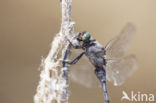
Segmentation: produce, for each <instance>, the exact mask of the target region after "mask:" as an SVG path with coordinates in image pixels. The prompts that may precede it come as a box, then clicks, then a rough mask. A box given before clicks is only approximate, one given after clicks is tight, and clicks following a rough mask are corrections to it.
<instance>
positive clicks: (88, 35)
mask: <svg viewBox="0 0 156 103" xmlns="http://www.w3.org/2000/svg"><path fill="white" fill-rule="evenodd" d="M90 37H91V35H90V34H89V32H86V33H84V34H83V36H82V40H83V41H88V40H89V39H90Z"/></svg>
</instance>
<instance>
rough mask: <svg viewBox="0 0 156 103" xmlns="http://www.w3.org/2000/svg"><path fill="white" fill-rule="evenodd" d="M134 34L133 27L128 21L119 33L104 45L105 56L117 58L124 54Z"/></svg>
mask: <svg viewBox="0 0 156 103" xmlns="http://www.w3.org/2000/svg"><path fill="white" fill-rule="evenodd" d="M134 34H135V27H134V25H132V24H131V23H128V24H127V25H126V26H125V27H124V28H123V30H122V31H121V33H120V35H119V36H117V37H116V38H114V39H112V40H111V41H110V42H109V43H108V44H107V45H106V47H105V50H106V57H107V58H119V57H121V56H123V55H124V54H125V52H126V51H127V50H128V48H129V46H130V42H131V40H132V38H133V35H134Z"/></svg>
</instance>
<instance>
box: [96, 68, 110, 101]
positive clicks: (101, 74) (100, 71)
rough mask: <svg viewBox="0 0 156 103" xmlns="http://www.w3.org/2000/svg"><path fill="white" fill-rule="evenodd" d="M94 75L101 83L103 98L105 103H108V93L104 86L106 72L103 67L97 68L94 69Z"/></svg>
mask: <svg viewBox="0 0 156 103" xmlns="http://www.w3.org/2000/svg"><path fill="white" fill-rule="evenodd" d="M95 74H96V76H97V78H98V79H99V81H100V83H101V86H102V89H103V93H104V97H105V102H106V103H110V102H109V96H108V91H107V85H106V71H105V69H104V68H103V67H101V68H99V67H98V68H96V69H95Z"/></svg>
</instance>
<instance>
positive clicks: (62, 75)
mask: <svg viewBox="0 0 156 103" xmlns="http://www.w3.org/2000/svg"><path fill="white" fill-rule="evenodd" d="M71 2H72V0H62V2H61V4H62V24H61V28H60V32H59V33H58V34H57V35H56V36H55V38H54V40H53V42H52V44H51V49H50V51H49V54H48V56H47V57H46V58H45V59H42V63H41V67H42V70H41V74H40V81H39V84H38V87H37V90H36V94H35V96H34V103H68V96H69V94H68V70H64V68H62V62H61V61H60V59H62V58H64V55H65V52H66V50H67V49H69V51H70V46H69V44H68V42H67V38H71V37H72V35H73V33H74V22H72V20H71ZM69 56H70V54H69V55H67V57H66V58H65V59H68V58H69ZM65 66H66V67H67V68H68V66H67V65H66V64H65Z"/></svg>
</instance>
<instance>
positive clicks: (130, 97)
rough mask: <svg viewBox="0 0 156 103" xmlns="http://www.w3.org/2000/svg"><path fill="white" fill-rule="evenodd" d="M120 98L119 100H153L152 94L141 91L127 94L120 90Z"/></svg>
mask: <svg viewBox="0 0 156 103" xmlns="http://www.w3.org/2000/svg"><path fill="white" fill-rule="evenodd" d="M122 95H123V96H122V98H121V101H123V100H127V101H130V102H153V101H154V94H151V93H148V94H146V93H141V92H134V91H131V93H130V94H129V95H128V94H127V93H126V92H125V91H122Z"/></svg>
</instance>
